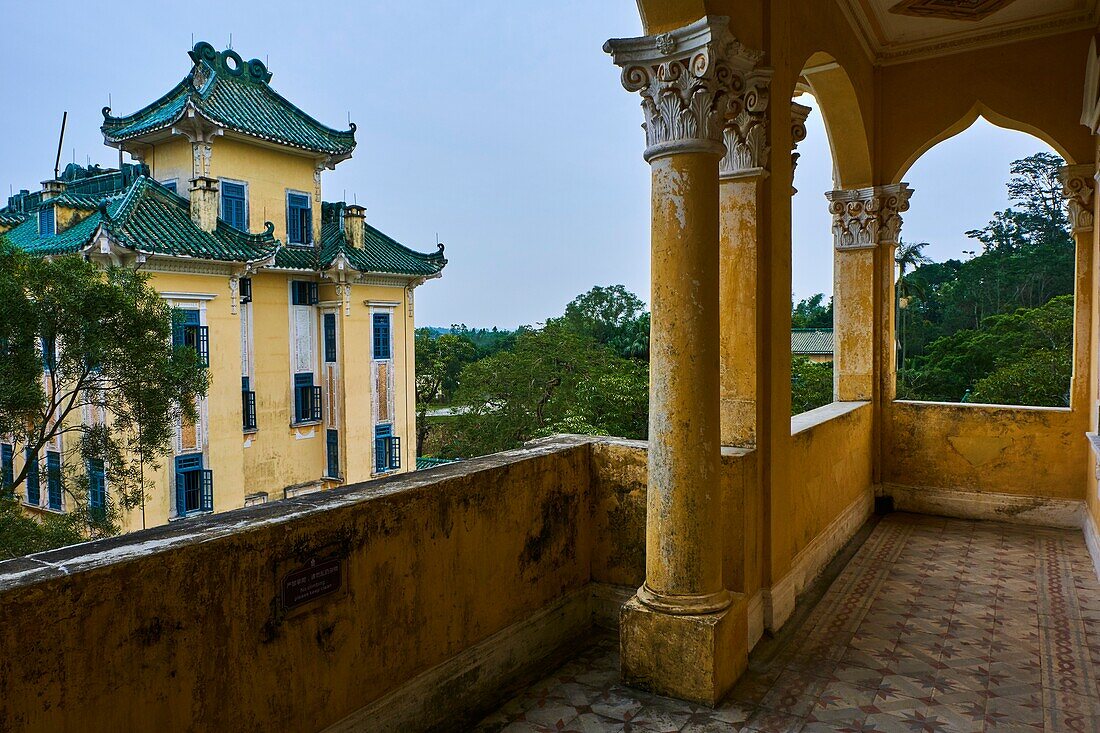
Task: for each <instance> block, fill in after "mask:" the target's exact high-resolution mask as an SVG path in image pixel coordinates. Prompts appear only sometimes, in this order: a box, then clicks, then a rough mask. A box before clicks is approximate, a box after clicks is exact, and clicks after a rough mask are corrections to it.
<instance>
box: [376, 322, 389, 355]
mask: <svg viewBox="0 0 1100 733" xmlns="http://www.w3.org/2000/svg"><path fill="white" fill-rule="evenodd" d="M373 325H374V358H375V359H376V360H384V359H389V358H390V352H391V349H390V314H389V313H375V314H374V319H373Z"/></svg>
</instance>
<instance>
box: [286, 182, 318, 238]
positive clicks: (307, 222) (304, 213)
mask: <svg viewBox="0 0 1100 733" xmlns="http://www.w3.org/2000/svg"><path fill="white" fill-rule="evenodd" d="M312 230H313V217H312V212H311V211H310V206H309V196H304V195H302V194H300V193H288V194H287V195H286V239H287V241H288V242H290V243H291V244H310V243H311V241H312V239H313V236H312V235H313V231H312Z"/></svg>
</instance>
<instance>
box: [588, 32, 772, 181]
mask: <svg viewBox="0 0 1100 733" xmlns="http://www.w3.org/2000/svg"><path fill="white" fill-rule="evenodd" d="M603 49H604V51H605V52H606V53H609V54H611V58H612V60H613V62H614V63H615V65H616V66H619V67H621V68H622V70H623V71H622V83H623V86H624V87H625V88H626V90H627V91H630V92H638V93H639V94H640V95H641V97H642V111H643V113H644V114H645V123H644V124H643V125H642V127H643V128H644V129H645V132H646V151H645V159H646V160H647V161H652V160H654V159H656V158H660V157H662V156H665V155H674V154H676V153H693V152H695V153H699V152H702V153H715V154H722V153H723V152H724V150H725V148H724V145H723V142H722V136H723V128H724V127H725V125H726V123H727V121H729V120H731V119H736V118H737V117H738V116H739V115H740V114H741V113H742V111H743V110H744V106H745V91H746V89H747V87H748V84H747V81H746V79H747V77H748V75H749V74H750V72H752V71H753V69H754V68H755V67H756V66H757V64H759V63H760V60H761V59H762V58H763V54H762V53H761V52H758V51H750V50H749V49H746V48H745V47H744V46H743V45H742V44H741V43H740V42H739V41H737V39H735V38H734V37H733V35H732V34H731V33H730V31H729V19H728V18H726V17H722V16H706V17H703V18H700V19H699V20H697V21H696V22H694V23H692V24H691V25H688V26H684V27H683V28H677V29H676V30H673V31H670V32H668V33H662V34H660V35H655V36H642V37H640V38H613V39H611V40H609V41H608V42H607V43H605V44H604V47H603ZM765 104H766V102H765Z"/></svg>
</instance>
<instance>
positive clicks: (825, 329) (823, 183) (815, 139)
mask: <svg viewBox="0 0 1100 733" xmlns="http://www.w3.org/2000/svg"><path fill="white" fill-rule="evenodd" d="M794 105H800V106H801V108H800V107H799V106H795V107H793V110H794V111H795V113H796V114H798V113H799V112H800V111H801V112H805V111H806V109H808V110H809V111H808V113H806V115H807V116H806V122H805V127H806V138H805V139H804V140H803V141H802V142H801V143H800V144H799V145H798V150H797V152H796V153H795V155H797V156H798V157H797V160H796V167H795V176H794V195H793V197H792V199H791V414H792V415H797V414H800V413H802V412H806V411H808V410H812V409H815V408H817V407H821V406H822V405H826V404H829V403H830V402H832V401H833V398H834V393H833V348H834V347H833V343H834V339H833V247H832V233H831V228H832V223H831V217H830V215H829V211H828V208H827V206H826V203H825V199H824V196H823V195H822V194H823V193H824V192H825V191H830V190H832V189H833V188H834V187H835V185H834V179H835V175H836V174H835V167H836V166H835V162H834V157H833V149H832V146H831V145H830V142H829V135H828V133H827V132H826V127H825V120H824V117H823V116H822V112H821V105H820V103H819V102H818V100H817V99H816V98H815V97H814V96H813V94H812V93H811V92H810V91H803V92H802V93H800V94H798V95H797V96H796V97H795V100H794Z"/></svg>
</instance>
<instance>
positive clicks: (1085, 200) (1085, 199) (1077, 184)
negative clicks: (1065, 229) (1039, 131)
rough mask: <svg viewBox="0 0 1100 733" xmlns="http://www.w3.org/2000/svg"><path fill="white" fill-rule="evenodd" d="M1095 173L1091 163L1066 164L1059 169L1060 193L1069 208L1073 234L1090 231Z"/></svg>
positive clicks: (1094, 191)
mask: <svg viewBox="0 0 1100 733" xmlns="http://www.w3.org/2000/svg"><path fill="white" fill-rule="evenodd" d="M1096 175H1097V173H1096V165H1095V164H1093V163H1087V164H1085V165H1067V166H1064V167H1063V168H1062V170H1061V171H1059V178H1060V179H1061V181H1062V195H1063V196H1064V197H1065V199H1066V203H1067V205H1068V208H1069V224H1070V228H1071V229H1072V230H1073V233H1074V234H1082V233H1084V232H1091V231H1092V227H1093V212H1092V202H1093V197H1094V196H1095V195H1096Z"/></svg>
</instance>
